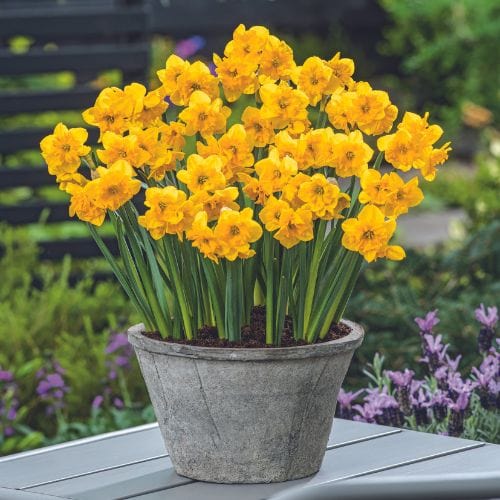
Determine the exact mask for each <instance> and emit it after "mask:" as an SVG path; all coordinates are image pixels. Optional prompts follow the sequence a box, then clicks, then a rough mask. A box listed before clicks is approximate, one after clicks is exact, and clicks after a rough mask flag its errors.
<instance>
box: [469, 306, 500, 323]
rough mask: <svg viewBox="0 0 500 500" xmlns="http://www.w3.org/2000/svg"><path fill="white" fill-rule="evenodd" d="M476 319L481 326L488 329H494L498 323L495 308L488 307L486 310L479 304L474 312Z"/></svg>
mask: <svg viewBox="0 0 500 500" xmlns="http://www.w3.org/2000/svg"><path fill="white" fill-rule="evenodd" d="M474 313H475V316H476V319H477V320H478V321H479V323H481V324H482V325H483V326H485V327H486V328H489V329H493V328H495V326H496V324H497V322H498V309H497V308H496V307H488V309H487V310H486V309H485V308H484V304H481V305H480V306H479V307H478V308H477V309H476V310H475V311H474Z"/></svg>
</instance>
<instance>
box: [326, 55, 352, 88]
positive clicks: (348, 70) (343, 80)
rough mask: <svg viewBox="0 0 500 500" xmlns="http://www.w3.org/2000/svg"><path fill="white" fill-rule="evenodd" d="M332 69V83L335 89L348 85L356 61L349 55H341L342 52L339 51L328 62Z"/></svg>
mask: <svg viewBox="0 0 500 500" xmlns="http://www.w3.org/2000/svg"><path fill="white" fill-rule="evenodd" d="M326 64H327V65H328V66H329V67H330V68H331V69H332V77H331V81H330V85H331V86H332V87H333V89H336V88H339V87H345V86H347V85H348V84H349V83H350V82H351V79H352V75H353V74H354V61H353V60H352V59H348V58H347V57H342V58H341V57H340V52H337V53H336V54H335V55H334V56H333V57H332V58H331V59H330V60H329V61H327V63H326Z"/></svg>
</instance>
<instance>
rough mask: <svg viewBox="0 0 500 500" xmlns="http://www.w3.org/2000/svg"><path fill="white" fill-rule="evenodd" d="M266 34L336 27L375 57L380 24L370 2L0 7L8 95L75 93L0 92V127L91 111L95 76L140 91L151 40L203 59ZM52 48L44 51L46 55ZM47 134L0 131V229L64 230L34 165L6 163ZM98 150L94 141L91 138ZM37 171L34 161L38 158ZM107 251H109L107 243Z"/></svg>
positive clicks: (74, 242) (3, 3) (72, 245)
mask: <svg viewBox="0 0 500 500" xmlns="http://www.w3.org/2000/svg"><path fill="white" fill-rule="evenodd" d="M240 22H243V23H245V24H247V25H252V24H265V25H268V26H270V27H272V28H273V29H275V30H278V31H280V32H285V33H292V34H298V33H300V34H302V33H304V32H314V33H316V34H319V35H325V36H326V34H327V33H328V30H329V29H330V28H331V26H332V25H333V24H336V25H337V26H341V27H342V28H343V29H344V30H345V31H355V32H356V33H357V36H359V38H360V40H362V41H363V40H364V44H362V45H363V46H364V49H363V50H365V51H366V52H368V53H370V51H373V52H375V48H374V45H375V44H374V43H373V39H374V38H376V37H377V35H379V34H380V28H381V25H382V24H383V14H382V11H381V10H380V8H379V7H378V5H377V3H376V2H375V1H372V0H343V1H335V2H334V1H327V0H274V1H269V0H227V1H221V0H168V2H166V1H162V0H65V1H64V2H62V1H60V0H0V79H5V78H8V79H10V80H11V81H12V82H13V83H14V85H15V84H16V79H19V78H20V77H23V76H25V75H36V74H45V73H56V72H60V71H70V72H72V73H73V74H74V75H75V78H76V85H75V86H74V87H73V88H71V89H70V90H64V91H59V90H44V91H32V90H23V89H22V87H20V86H19V85H15V88H14V90H0V118H1V117H5V116H12V115H18V114H22V113H38V112H43V111H67V110H82V109H84V108H86V107H89V106H91V105H92V103H93V102H94V100H95V97H96V94H97V92H98V90H97V89H96V88H95V86H93V83H92V82H93V81H94V80H95V78H96V77H97V76H98V75H99V73H100V72H102V71H104V70H109V69H117V70H120V71H121V73H122V75H123V84H125V83H127V82H130V81H145V80H146V78H147V74H148V70H149V57H150V37H151V35H152V34H165V35H168V36H171V37H173V38H184V37H188V36H191V35H201V36H203V37H204V38H205V39H206V40H207V44H206V47H205V51H206V53H207V54H211V52H212V51H214V50H215V51H220V50H221V49H222V47H223V43H224V41H225V40H227V39H228V37H229V36H230V34H231V31H232V30H233V29H234V27H235V26H236V25H237V24H238V23H240ZM19 35H22V36H25V37H29V38H30V40H31V41H32V45H31V47H30V48H29V50H28V51H26V52H23V53H17V52H16V53H15V52H13V51H12V50H11V49H9V45H8V44H9V41H10V40H11V39H12V38H13V37H15V36H19ZM47 44H50V45H47ZM48 133H50V130H47V129H43V128H39V127H37V126H36V123H34V124H33V126H30V127H26V128H21V129H14V130H5V129H3V130H2V129H1V128H0V221H5V222H7V223H9V224H14V225H21V224H29V223H34V222H37V221H38V220H39V219H40V217H41V216H42V214H46V218H45V221H46V222H47V223H48V224H52V223H57V222H62V221H67V220H68V219H69V217H68V208H67V203H55V202H48V201H46V200H44V198H43V197H41V196H38V192H39V190H40V188H43V187H46V186H51V185H53V178H52V177H50V176H49V175H48V173H47V172H46V169H45V167H44V166H42V165H41V164H40V165H39V166H27V165H26V166H23V165H20V166H18V167H16V168H7V167H5V166H4V164H5V163H6V160H7V159H8V158H9V157H10V155H14V154H17V153H19V152H20V151H26V150H36V149H38V145H39V142H40V139H41V138H42V137H43V136H45V135H46V134H48ZM89 133H90V138H91V140H92V141H94V142H95V140H96V131H95V130H94V129H91V130H89ZM40 163H41V158H40ZM25 186H28V187H29V188H31V189H32V190H33V191H32V192H33V196H32V197H31V199H30V200H29V202H23V203H22V204H18V205H8V204H6V203H2V190H4V192H6V191H5V190H7V189H11V188H18V187H25ZM109 243H110V245H111V248H112V249H113V250H114V251H116V247H115V245H114V244H113V243H112V242H111V241H110V242H109ZM41 251H42V257H44V258H46V259H60V258H61V257H62V255H64V254H66V253H69V254H71V255H73V256H74V257H77V258H84V257H91V256H96V255H99V252H98V249H97V247H96V246H95V244H94V243H93V242H92V241H91V240H90V239H89V238H81V239H80V238H79V239H74V238H73V239H66V240H62V241H51V242H44V243H42V244H41Z"/></svg>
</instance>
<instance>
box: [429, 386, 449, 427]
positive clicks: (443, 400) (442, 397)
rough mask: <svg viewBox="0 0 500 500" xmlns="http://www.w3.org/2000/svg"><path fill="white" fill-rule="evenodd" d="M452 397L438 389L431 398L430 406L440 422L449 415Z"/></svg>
mask: <svg viewBox="0 0 500 500" xmlns="http://www.w3.org/2000/svg"><path fill="white" fill-rule="evenodd" d="M450 403H451V399H450V398H449V397H448V395H447V394H446V393H445V392H444V391H441V390H437V391H436V392H435V393H434V394H433V395H432V396H431V398H430V401H429V407H430V408H431V409H432V413H433V415H434V418H435V419H436V420H437V421H438V422H442V421H443V420H444V419H445V418H446V416H447V415H448V405H449V404H450Z"/></svg>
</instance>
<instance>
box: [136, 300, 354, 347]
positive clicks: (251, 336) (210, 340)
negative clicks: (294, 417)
mask: <svg viewBox="0 0 500 500" xmlns="http://www.w3.org/2000/svg"><path fill="white" fill-rule="evenodd" d="M350 332H351V327H350V326H348V325H346V324H345V323H332V324H331V326H330V331H329V332H328V334H327V335H326V336H325V338H324V339H320V340H318V341H317V343H321V342H329V341H330V340H337V339H340V338H342V337H345V336H346V335H349V333H350ZM144 335H145V336H146V337H149V338H152V339H155V340H161V341H162V342H172V343H175V344H188V345H196V346H200V347H231V348H234V347H246V348H256V347H263V348H273V347H277V346H273V345H268V344H266V308H265V307H264V306H255V307H254V308H253V309H252V312H251V315H250V324H249V325H246V326H244V327H243V328H242V329H241V342H229V341H228V340H221V339H219V337H218V336H217V328H216V327H214V326H204V327H202V328H200V329H199V330H198V336H197V338H196V339H195V340H174V339H171V338H169V339H164V338H162V337H161V336H160V334H159V333H158V332H145V333H144ZM300 345H307V343H306V342H305V341H304V340H295V339H294V338H293V324H292V318H291V317H290V316H286V317H285V326H284V328H283V333H282V335H281V345H280V346H279V347H295V346H300Z"/></svg>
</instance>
